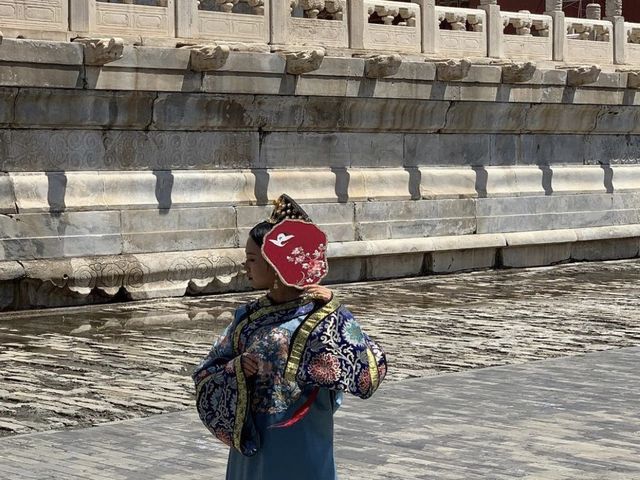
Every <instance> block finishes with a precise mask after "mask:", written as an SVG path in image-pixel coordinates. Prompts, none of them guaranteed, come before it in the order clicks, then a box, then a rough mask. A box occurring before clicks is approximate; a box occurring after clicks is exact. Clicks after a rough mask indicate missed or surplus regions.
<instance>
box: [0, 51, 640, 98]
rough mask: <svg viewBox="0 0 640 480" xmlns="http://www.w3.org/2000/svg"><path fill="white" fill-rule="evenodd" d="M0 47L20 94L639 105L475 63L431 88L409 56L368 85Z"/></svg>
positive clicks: (5, 78)
mask: <svg viewBox="0 0 640 480" xmlns="http://www.w3.org/2000/svg"><path fill="white" fill-rule="evenodd" d="M2 47H3V48H2V49H1V51H0V63H1V64H2V66H3V68H2V74H0V85H15V86H21V87H23V86H33V87H54V88H89V89H91V88H93V89H112V90H151V91H167V92H169V91H173V92H179V91H191V92H200V91H207V92H211V93H238V94H242V93H250V94H273V95H283V94H289V95H313V96H337V97H367V98H371V97H378V98H422V99H432V100H466V101H481V102H495V101H501V102H518V103H519V102H535V103H539V102H543V103H575V104H598V105H600V104H603V103H605V104H618V105H620V104H636V105H637V104H640V97H639V96H637V95H629V93H633V92H631V91H629V90H627V89H626V85H625V79H626V76H627V74H626V73H624V72H623V73H620V72H603V73H602V74H601V78H600V79H599V80H598V82H596V83H593V84H588V85H585V86H584V87H579V88H573V87H570V88H565V87H566V71H564V70H551V69H548V68H546V67H545V68H540V69H539V70H537V71H536V72H535V74H534V77H533V78H532V79H531V80H530V81H528V82H523V83H519V84H503V83H501V76H502V67H501V66H500V65H495V64H488V63H482V62H478V63H474V64H473V65H471V68H470V69H469V73H468V75H467V76H466V77H465V78H463V79H461V80H460V81H456V82H436V81H434V77H435V64H434V63H433V61H430V60H429V59H428V58H427V57H421V56H413V57H406V58H405V59H404V61H403V63H402V64H401V65H400V68H399V70H398V72H396V73H395V74H393V75H391V76H390V77H388V78H384V79H378V80H372V79H367V78H365V77H364V60H363V59H362V58H344V57H326V58H325V59H324V61H323V63H322V65H321V66H320V68H319V69H318V70H315V71H313V72H310V73H308V74H304V75H300V76H294V75H287V74H286V73H285V71H286V60H285V58H284V57H283V56H282V55H281V54H280V53H277V52H276V53H258V52H247V51H231V52H230V54H229V57H228V60H227V61H226V63H225V64H224V65H222V66H221V67H220V68H218V69H217V70H215V71H211V72H206V73H204V74H203V73H200V72H193V71H192V70H191V67H190V62H189V58H190V51H189V49H182V48H167V47H152V46H131V45H128V46H126V47H125V49H124V54H123V57H122V58H120V59H118V60H116V61H114V62H111V63H108V64H106V65H105V66H103V67H94V66H87V67H86V69H85V67H84V65H83V46H82V45H81V44H80V43H77V44H76V43H67V42H47V41H38V40H11V39H5V41H4V43H3V45H2ZM36 66H37V68H35V67H36Z"/></svg>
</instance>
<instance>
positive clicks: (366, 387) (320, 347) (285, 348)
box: [193, 297, 386, 457]
mask: <svg viewBox="0 0 640 480" xmlns="http://www.w3.org/2000/svg"><path fill="white" fill-rule="evenodd" d="M246 352H250V353H253V354H256V355H257V356H258V358H259V364H260V367H259V371H258V374H257V375H256V376H255V377H253V378H250V379H247V378H245V376H244V373H243V371H242V366H241V363H240V358H241V357H240V356H241V355H242V354H243V353H246ZM385 374H386V359H385V355H384V352H383V351H382V349H380V348H379V347H378V346H377V345H376V344H375V343H374V342H373V341H372V340H371V339H370V338H369V337H368V336H367V335H366V334H365V333H363V332H362V330H361V328H360V326H359V324H358V323H357V322H356V321H355V319H354V318H353V315H352V314H351V312H349V310H347V309H346V308H345V307H343V306H341V305H340V304H339V303H338V302H336V301H335V300H332V301H331V302H329V303H328V304H326V305H317V304H315V303H314V302H312V301H311V300H308V299H298V300H295V301H293V302H288V303H285V304H272V303H271V302H270V300H269V299H268V298H267V297H263V298H261V299H259V300H257V301H254V302H251V303H249V304H247V305H245V306H243V307H241V308H239V309H238V310H236V314H235V318H234V321H233V322H232V323H231V325H229V327H227V329H226V330H225V332H224V333H223V335H221V336H220V337H219V338H218V340H217V341H216V342H215V344H214V346H213V347H212V349H211V351H210V353H209V355H208V356H207V357H206V358H205V359H204V360H203V362H202V363H201V364H200V365H199V366H198V367H197V368H196V370H195V372H194V374H193V379H194V382H195V384H196V406H197V409H198V413H199V415H200V418H201V420H202V422H203V423H204V424H205V426H206V427H207V428H208V429H209V430H210V431H211V433H213V434H214V435H215V436H216V437H217V438H218V439H220V440H221V441H222V442H224V443H226V444H227V445H229V446H230V447H232V448H233V449H235V450H236V451H238V452H239V453H241V454H242V455H244V456H247V457H249V456H252V455H255V454H256V453H258V451H259V450H260V447H261V436H262V435H261V433H262V434H264V432H260V431H259V428H257V427H256V423H255V416H256V415H260V416H261V418H263V416H265V415H266V416H267V417H269V416H272V417H273V419H274V421H273V422H272V423H273V424H276V423H278V424H279V423H280V422H281V421H282V420H284V421H285V422H284V423H285V424H287V425H288V423H287V422H286V420H287V418H282V417H283V415H287V414H290V415H291V414H293V413H294V412H290V411H289V410H290V409H291V408H292V406H293V405H294V404H296V402H298V403H299V400H300V399H301V393H302V391H303V390H304V391H308V389H309V388H313V390H314V394H313V395H310V396H309V398H310V400H308V401H307V403H309V402H313V400H314V398H315V395H317V393H318V391H319V390H320V389H326V390H329V391H336V392H340V391H345V392H349V393H352V394H354V395H356V396H358V397H361V398H368V397H370V396H371V395H372V394H373V393H374V392H375V390H376V389H377V388H378V386H379V385H380V382H381V381H382V380H383V378H384V376H385ZM302 400H304V398H303V399H302ZM289 421H291V419H289ZM296 421H297V420H296Z"/></svg>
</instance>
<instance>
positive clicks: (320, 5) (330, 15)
mask: <svg viewBox="0 0 640 480" xmlns="http://www.w3.org/2000/svg"><path fill="white" fill-rule="evenodd" d="M289 8H290V11H291V15H292V16H299V15H297V14H299V13H301V14H302V16H303V17H304V18H311V19H316V20H340V21H341V20H344V11H345V8H346V5H345V0H290V3H289Z"/></svg>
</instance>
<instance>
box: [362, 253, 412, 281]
mask: <svg viewBox="0 0 640 480" xmlns="http://www.w3.org/2000/svg"><path fill="white" fill-rule="evenodd" d="M423 267H424V254H422V253H410V254H408V255H403V256H402V257H401V258H398V257H393V256H380V257H370V258H368V259H367V261H366V269H367V278H370V279H372V280H375V279H379V278H389V277H388V275H389V274H392V275H397V276H398V277H415V276H416V275H420V274H421V273H422V272H423Z"/></svg>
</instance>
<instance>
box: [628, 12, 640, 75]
mask: <svg viewBox="0 0 640 480" xmlns="http://www.w3.org/2000/svg"><path fill="white" fill-rule="evenodd" d="M625 29H626V32H625V33H626V35H625V37H626V39H627V44H626V46H625V47H626V63H630V64H634V65H640V23H628V22H627V23H626V24H625Z"/></svg>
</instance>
